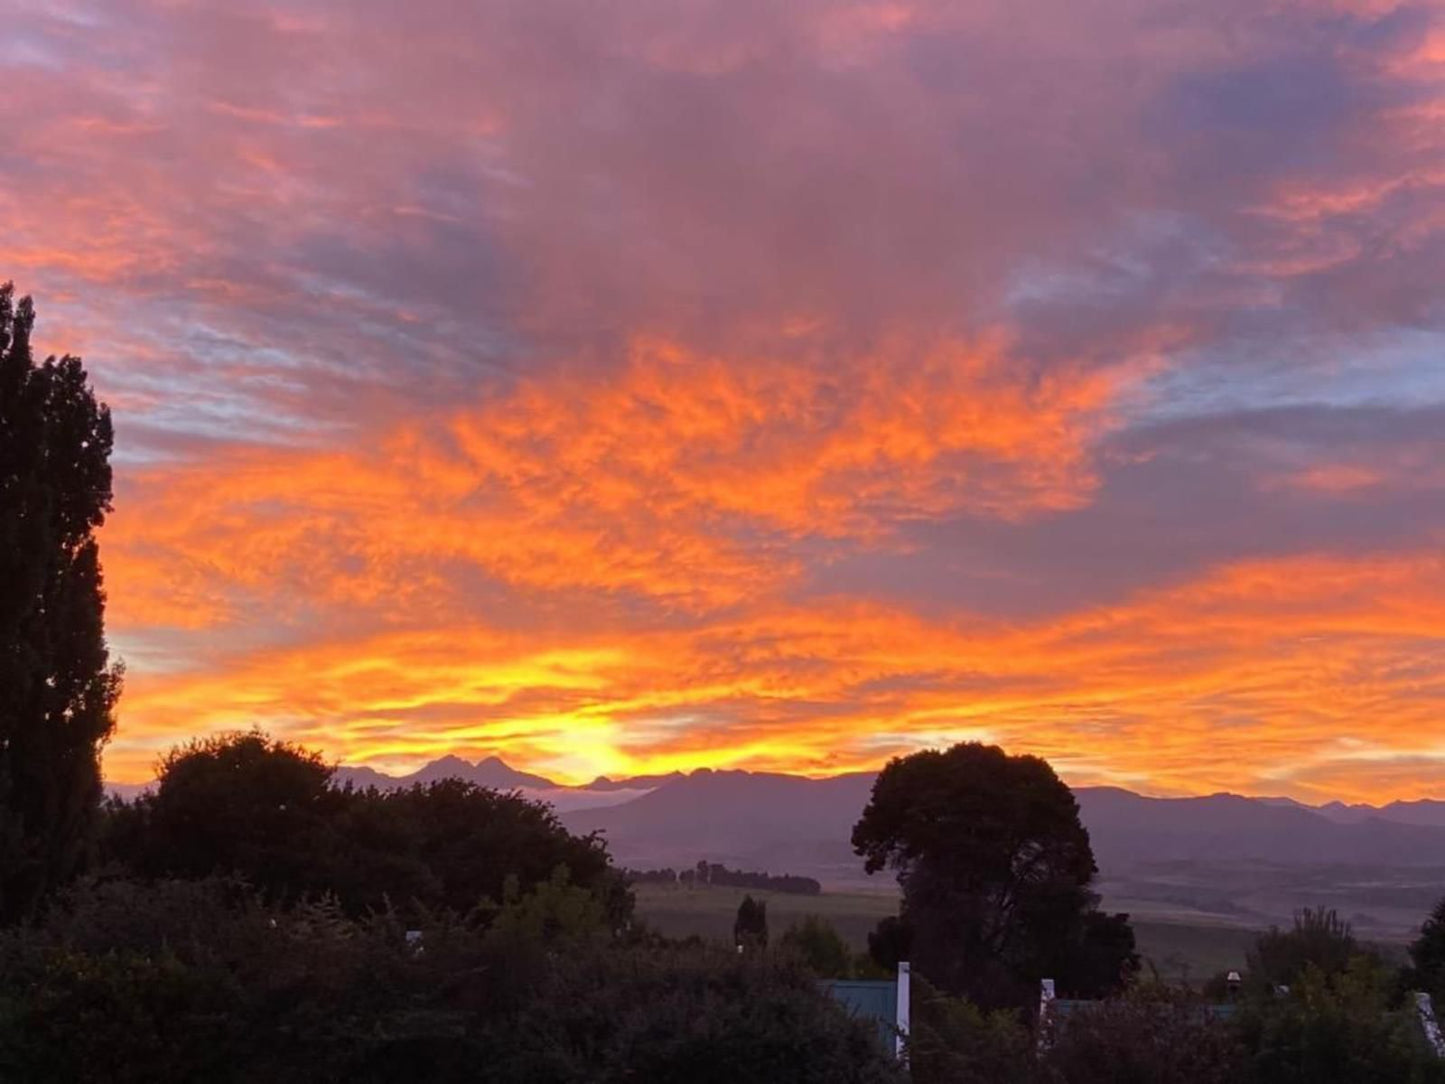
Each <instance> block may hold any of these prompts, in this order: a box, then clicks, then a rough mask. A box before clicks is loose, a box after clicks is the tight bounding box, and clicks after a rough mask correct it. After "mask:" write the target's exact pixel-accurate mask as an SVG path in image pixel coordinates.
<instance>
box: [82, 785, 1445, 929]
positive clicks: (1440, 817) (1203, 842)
mask: <svg viewBox="0 0 1445 1084" xmlns="http://www.w3.org/2000/svg"><path fill="white" fill-rule="evenodd" d="M448 777H455V778H460V779H467V780H470V781H471V782H474V783H477V784H480V785H482V786H487V787H495V788H497V789H499V790H519V791H521V792H522V793H523V794H524V795H526V796H527V797H529V798H533V799H537V800H540V801H545V802H548V803H550V804H551V805H552V806H553V808H554V809H555V810H556V811H557V813H558V815H559V816H560V817H561V818H562V820H563V821H564V823H566V825H567V826H568V827H569V828H570V829H571V830H573V831H575V832H591V831H601V832H602V833H604V834H605V836H606V838H607V841H608V845H609V848H610V850H611V852H612V855H613V858H614V859H615V860H616V861H617V862H618V864H619V865H623V866H628V867H631V868H634V869H656V868H661V867H666V866H671V867H672V868H674V869H678V868H687V867H691V866H693V865H695V864H696V863H697V862H698V860H699V859H705V860H707V861H708V862H717V863H722V864H724V865H726V866H729V867H732V868H734V869H747V870H760V871H765V872H769V873H774V874H782V873H791V874H797V875H799V876H803V877H814V878H817V879H818V880H819V881H821V882H822V883H823V884H824V886H825V888H846V887H853V888H857V887H862V886H868V887H870V888H875V889H886V888H889V887H890V886H891V885H892V884H893V880H892V878H891V877H890V876H889V875H887V874H880V875H877V876H874V877H871V878H870V877H868V876H866V875H865V874H864V873H863V869H862V863H861V862H860V860H859V859H858V857H857V856H856V855H854V854H853V849H852V846H851V845H850V842H849V838H850V836H851V834H852V830H853V825H854V823H855V822H856V821H857V819H858V816H859V814H860V813H861V812H862V810H863V807H864V806H865V805H866V804H867V802H868V797H869V793H870V792H871V790H872V786H873V780H874V773H871V772H862V773H854V774H850V775H841V776H835V777H832V778H828V779H816V780H815V779H806V778H803V777H800V776H792V775H784V774H779V773H770V772H747V771H711V770H708V769H699V770H698V771H695V772H692V773H690V774H683V773H681V772H672V773H669V774H666V775H650V776H638V777H636V778H632V779H618V780H614V779H609V778H607V777H598V778H597V779H595V780H593V781H592V782H591V783H588V784H585V785H583V786H580V787H567V786H559V785H557V784H556V783H555V782H553V781H552V780H550V779H548V778H546V777H545V776H541V775H535V774H532V773H529V772H523V771H518V770H516V769H514V768H512V767H510V766H509V765H507V764H506V763H505V762H504V761H502V760H501V759H499V758H497V757H488V758H486V759H485V760H481V761H478V762H477V763H475V764H474V763H471V762H468V761H466V760H463V759H462V758H460V757H443V758H441V759H440V760H435V761H432V762H431V763H430V764H427V765H425V766H424V767H422V768H421V769H419V770H418V771H416V772H412V773H410V774H408V775H402V776H391V775H388V774H386V773H384V772H379V771H376V770H375V769H372V768H368V767H364V766H350V765H343V766H342V767H340V768H338V769H337V772H336V779H337V781H338V782H348V781H349V782H351V783H352V784H353V785H356V786H362V787H366V786H376V787H382V788H388V787H397V786H409V785H411V784H412V783H418V782H421V783H425V782H430V781H432V780H436V779H444V778H448ZM107 789H108V790H110V791H111V792H112V793H120V794H121V795H122V796H125V797H130V796H132V795H134V794H135V793H137V792H139V791H140V790H141V789H143V786H141V785H135V784H123V785H118V786H117V785H111V786H109V787H108V788H107ZM1074 794H1075V796H1076V797H1077V798H1078V801H1079V808H1080V812H1081V815H1082V818H1083V821H1084V824H1085V826H1086V827H1087V828H1088V829H1089V834H1090V837H1091V839H1092V841H1093V845H1094V853H1095V856H1096V858H1097V860H1098V862H1099V867H1100V879H1099V889H1100V891H1101V892H1102V893H1103V894H1104V897H1105V903H1106V905H1109V906H1117V907H1119V908H1121V909H1125V910H1131V911H1134V912H1136V913H1142V914H1148V915H1153V916H1156V917H1158V916H1166V917H1171V918H1175V919H1179V920H1185V921H1204V922H1225V923H1232V924H1238V925H1247V926H1254V927H1257V926H1260V925H1266V924H1268V923H1271V922H1285V921H1288V919H1289V916H1290V914H1291V912H1292V911H1293V910H1294V909H1296V908H1298V907H1302V906H1306V905H1310V906H1322V905H1323V906H1332V907H1338V908H1339V909H1340V911H1341V913H1342V914H1343V915H1345V917H1346V918H1348V919H1350V920H1352V921H1354V922H1355V923H1356V925H1357V927H1358V928H1360V929H1361V931H1362V932H1366V933H1369V934H1371V935H1377V936H1386V937H1397V936H1402V935H1404V934H1407V933H1408V932H1409V931H1410V930H1411V929H1413V928H1414V927H1416V926H1417V925H1418V923H1419V921H1420V919H1421V918H1422V917H1423V915H1424V914H1425V913H1426V912H1427V911H1428V910H1429V909H1430V907H1431V906H1432V905H1433V903H1434V901H1435V900H1436V899H1437V898H1439V896H1441V895H1445V802H1440V801H1433V800H1422V801H1415V802H1393V803H1391V804H1389V805H1386V806H1382V807H1378V808H1377V807H1373V806H1362V805H1353V806H1352V805H1345V804H1343V803H1339V802H1335V803H1331V804H1329V805H1326V806H1321V807H1313V806H1307V805H1303V804H1302V803H1300V802H1297V801H1294V800H1292V799H1289V798H1245V797H1240V796H1239V795H1233V794H1214V795H1209V796H1207V797H1198V798H1148V797H1144V796H1142V795H1139V794H1135V793H1133V792H1131V791H1127V790H1123V789H1120V788H1117V787H1077V788H1075V790H1074Z"/></svg>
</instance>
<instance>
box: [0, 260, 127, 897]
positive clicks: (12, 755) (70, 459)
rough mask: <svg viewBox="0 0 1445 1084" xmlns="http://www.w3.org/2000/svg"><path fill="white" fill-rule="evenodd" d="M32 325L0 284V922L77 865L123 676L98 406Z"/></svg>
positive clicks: (82, 378)
mask: <svg viewBox="0 0 1445 1084" xmlns="http://www.w3.org/2000/svg"><path fill="white" fill-rule="evenodd" d="M34 323H35V311H34V308H33V307H32V305H31V303H30V299H29V298H23V299H21V300H20V301H19V302H16V301H15V299H14V289H13V287H12V286H11V285H9V284H6V285H4V286H0V922H14V921H16V920H17V919H19V918H21V917H23V916H24V915H26V914H28V913H30V912H31V911H32V910H33V909H34V907H35V906H36V905H37V903H38V902H39V900H40V899H41V898H42V897H43V896H44V895H45V893H47V892H48V891H50V890H51V889H53V888H54V887H55V886H56V885H59V884H61V883H63V882H64V881H65V880H66V879H67V878H68V877H70V876H72V875H73V874H74V873H75V872H76V871H77V870H78V869H79V867H80V866H81V864H82V861H83V859H84V857H85V854H86V849H87V845H88V843H89V839H90V833H91V830H92V827H93V821H94V816H95V811H96V808H97V805H98V803H99V801H100V793H101V792H100V763H99V754H100V748H101V746H102V745H104V743H105V741H106V739H107V738H108V737H109V736H110V733H111V730H112V729H113V728H114V725H115V724H114V718H113V715H112V711H113V708H114V705H115V700H116V697H117V696H118V695H119V692H120V679H121V671H120V667H119V666H118V665H117V666H111V665H110V658H109V653H108V651H107V648H106V643H105V630H104V612H105V593H104V590H103V587H102V581H101V572H100V558H99V550H98V548H97V544H96V540H95V530H96V528H98V527H99V526H100V525H101V524H102V523H103V522H104V520H105V514H106V513H107V512H108V511H110V507H111V505H110V500H111V471H110V451H111V444H112V432H111V422H110V412H109V410H108V409H107V408H106V407H105V406H104V405H102V404H99V403H97V402H96V399H95V395H94V393H93V392H92V390H91V388H90V384H89V381H88V379H87V377H86V373H85V369H84V368H83V367H82V366H81V363H80V359H79V358H74V357H64V358H60V359H58V360H57V359H56V358H53V357H52V358H47V359H46V360H45V361H44V362H42V363H40V364H38V365H37V364H36V363H35V360H34V358H33V357H32V355H31V349H30V335H31V332H32V330H33V328H34Z"/></svg>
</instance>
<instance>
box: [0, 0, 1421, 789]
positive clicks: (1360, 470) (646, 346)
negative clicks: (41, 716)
mask: <svg viewBox="0 0 1445 1084" xmlns="http://www.w3.org/2000/svg"><path fill="white" fill-rule="evenodd" d="M0 14H3V17H4V18H3V23H0V26H3V29H0V86H3V87H4V99H5V114H6V117H7V124H6V127H5V134H4V137H3V140H0V222H3V230H0V279H4V278H13V279H14V280H15V283H16V287H17V290H18V291H19V292H22V293H31V294H33V295H34V297H35V301H36V306H37V309H38V311H39V317H40V326H39V328H38V330H37V342H38V344H39V346H40V348H41V349H43V350H46V351H54V352H65V351H68V352H73V353H78V354H81V355H82V356H83V357H84V358H85V359H86V362H87V365H88V367H89V369H90V371H91V373H92V375H93V378H94V380H95V383H96V386H97V388H98V389H99V391H100V393H101V395H102V396H103V397H104V398H105V399H106V400H108V401H109V403H110V404H111V406H112V407H113V409H114V412H115V418H116V428H117V447H116V454H115V466H116V508H115V513H114V515H113V516H112V517H111V520H110V522H109V523H108V524H107V526H106V527H105V528H104V530H103V532H102V535H101V544H102V556H103V560H104V563H105V568H106V575H107V582H108V589H109V595H110V605H109V613H108V622H109V629H110V634H111V641H112V646H113V648H114V650H115V652H116V653H117V654H118V655H119V656H121V657H122V658H124V660H125V662H126V665H127V667H128V677H127V682H126V693H125V696H124V699H123V701H122V703H121V706H120V725H119V729H118V731H117V735H116V737H115V740H114V741H113V742H112V744H111V746H110V748H109V750H108V751H107V754H106V769H107V773H108V775H109V776H110V777H111V778H113V779H117V780H141V779H146V778H148V777H149V776H150V774H151V769H152V764H153V762H154V760H155V757H156V756H157V754H158V752H160V751H161V750H163V749H165V748H166V747H168V746H170V745H171V744H173V743H175V742H177V741H179V740H181V739H184V738H186V737H188V736H191V735H194V734H199V733H204V732H209V731H213V730H220V729H233V728H237V727H245V726H249V725H251V724H252V723H258V724H261V725H263V726H265V727H267V728H268V729H270V730H272V731H273V732H274V733H276V734H278V735H282V736H285V737H288V738H293V739H296V740H299V741H302V742H305V743H307V744H310V745H314V746H316V747H319V748H321V749H322V750H324V751H325V752H326V754H327V755H328V756H330V757H333V758H338V759H341V760H344V761H347V762H351V763H367V764H371V765H373V766H375V767H378V768H382V769H385V770H392V771H397V770H405V769H409V768H413V767H416V766H418V765H419V764H420V763H422V762H424V761H426V760H430V759H432V758H434V757H436V756H439V755H441V754H443V753H448V752H454V753H458V754H460V755H464V756H467V757H469V758H476V757H480V756H483V755H486V754H490V753H499V754H500V755H502V756H503V757H504V758H505V759H507V760H508V762H510V763H512V764H514V765H516V766H520V767H525V768H528V769H531V770H535V771H540V772H543V773H546V774H550V775H552V776H554V777H556V778H559V779H563V780H570V781H580V780H584V779H588V778H591V777H592V776H594V775H596V774H598V773H606V774H609V775H619V774H628V773H635V772H642V771H656V770H667V769H672V768H676V767H682V768H691V767H697V766H703V765H707V766H712V767H747V768H759V769H784V770H790V771H798V772H805V773H808V774H826V773H831V772H837V771H843V770H849V769H856V768H861V767H873V766H877V765H879V764H881V763H882V762H883V761H884V760H885V759H886V758H887V757H889V756H891V755H894V754H897V753H901V752H907V751H911V750H914V749H917V748H920V747H923V746H925V745H937V744H942V743H950V742H953V741H956V740H962V739H966V738H985V739H988V740H991V741H997V742H1000V743H1002V744H1004V745H1005V746H1007V747H1008V748H1009V749H1010V750H1011V751H1020V752H1023V751H1027V752H1034V753H1039V754H1042V755H1044V756H1047V757H1048V758H1050V760H1052V761H1053V763H1054V764H1055V766H1056V767H1057V768H1058V769H1059V770H1060V771H1061V772H1062V773H1063V774H1064V776H1065V777H1066V778H1067V779H1069V780H1070V781H1072V782H1075V783H1100V782H1112V783H1117V784H1120V785H1123V786H1128V787H1130V788H1133V789H1136V790H1141V791H1144V792H1147V793H1155V794H1175V793H1197V792H1209V791H1214V790H1219V789H1230V790H1234V791H1238V792H1243V793H1254V794H1289V795H1293V796H1295V797H1298V798H1302V799H1306V800H1323V799H1327V798H1334V797H1341V798H1346V799H1350V800H1376V801H1378V800H1385V799H1389V798H1394V797H1418V796H1436V797H1445V544H1442V543H1445V3H1442V2H1441V0H1430V2H1418V0H1415V2H1410V0H1407V2H1403V3H1397V2H1394V0H1038V2H1035V3H1021V2H1020V0H980V2H969V3H959V2H918V3H914V2H898V3H851V2H846V0H827V2H821V0H770V2H766V3H764V2H757V0H479V2H476V3H461V2H441V0H436V2H432V0H406V2H402V0H347V2H345V3H342V2H336V3H324V2H321V0H248V2H245V3H239V2H228V3H221V2H215V3H211V2H205V0H101V2H94V3H81V2H75V0H0Z"/></svg>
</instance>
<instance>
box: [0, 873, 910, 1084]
mask: <svg viewBox="0 0 1445 1084" xmlns="http://www.w3.org/2000/svg"><path fill="white" fill-rule="evenodd" d="M408 921H410V920H408ZM407 924H408V923H407V922H403V921H402V920H401V918H400V916H399V915H398V914H397V913H395V912H381V913H376V914H372V915H369V916H366V917H363V918H359V919H358V918H352V917H350V916H348V915H347V914H346V913H345V911H344V910H343V909H342V908H341V907H340V906H339V905H338V904H337V903H336V902H335V901H334V900H330V901H321V902H306V901H303V902H301V903H299V904H296V905H294V906H291V907H289V908H284V909H283V908H281V907H278V906H277V905H275V904H273V903H268V902H267V901H266V900H264V899H263V898H261V897H260V896H259V895H258V894H257V893H255V892H254V891H252V890H250V889H248V888H247V887H246V886H244V885H242V884H239V883H237V882H236V881H234V880H228V879H221V878H210V879H205V880H197V881H170V880H161V881H157V882H154V883H150V884H138V883H134V882H126V881H110V882H106V883H99V884H89V885H85V886H81V887H79V888H77V889H76V890H74V891H73V892H71V893H70V895H69V896H68V897H67V898H66V899H65V901H64V902H63V904H62V905H60V906H57V907H56V908H54V909H53V910H52V911H51V912H50V913H49V915H48V916H47V917H46V919H45V921H44V922H43V923H42V924H40V925H36V926H30V927H24V928H19V929H15V930H12V931H7V932H6V933H4V934H3V935H0V973H3V974H4V975H5V976H6V983H5V984H4V986H3V988H0V1079H3V1080H7V1081H10V1080H14V1081H21V1082H28V1081H37V1082H38V1081H46V1082H49V1081H62V1082H63V1081H87V1082H89V1081H96V1082H101V1084H130V1082H137V1084H139V1082H142V1081H144V1082H146V1084H165V1082H168V1081H197V1080H204V1081H207V1082H211V1081H216V1082H221V1084H228V1082H240V1084H250V1082H263V1081H264V1082H267V1084H270V1082H277V1084H289V1082H292V1081H295V1082H301V1081H305V1082H308V1084H309V1082H320V1084H324V1082H328V1081H347V1082H353V1081H363V1082H365V1081H371V1082H378V1084H379V1082H389V1081H407V1082H410V1081H414V1080H427V1081H435V1082H439V1084H447V1082H451V1081H469V1082H470V1081H489V1080H494V1081H520V1080H525V1081H529V1082H530V1081H536V1082H549V1081H551V1082H557V1084H572V1082H582V1081H587V1082H593V1081H603V1082H605V1081H624V1080H627V1081H631V1080H673V1079H677V1080H683V1079H685V1080H690V1081H702V1082H706V1081H724V1080H726V1081H740V1082H748V1081H758V1082H763V1081H769V1082H771V1081H779V1080H787V1081H795V1080H796V1081H818V1082H820V1084H821V1082H824V1081H842V1082H859V1084H873V1082H878V1084H883V1082H889V1081H895V1080H897V1079H898V1077H897V1075H896V1071H895V1068H894V1067H893V1065H892V1064H891V1061H890V1059H888V1058H887V1057H886V1056H885V1055H884V1053H883V1052H882V1051H881V1050H879V1049H878V1048H877V1046H876V1044H875V1037H874V1035H873V1032H872V1029H871V1028H869V1027H868V1026H866V1025H864V1024H861V1023H859V1022H857V1021H853V1020H851V1019H849V1018H848V1017H847V1015H846V1014H845V1013H844V1012H843V1011H842V1009H841V1008H840V1007H838V1006H837V1005H836V1004H834V1003H832V1002H831V1001H830V1000H829V999H828V998H826V997H825V996H824V995H823V994H821V993H820V992H819V991H818V989H817V985H816V982H815V980H814V979H813V977H812V976H811V975H810V974H809V973H808V972H807V971H806V969H805V968H803V967H802V966H801V965H800V964H798V963H797V962H796V961H788V960H782V959H778V958H776V957H770V956H768V955H766V954H761V953H760V954H756V955H749V956H747V957H744V958H739V957H738V956H737V955H736V954H735V953H732V952H728V951H726V950H724V949H721V948H707V947H703V946H667V945H662V944H658V943H657V942H656V941H655V940H649V939H647V938H645V937H638V938H636V939H635V940H632V941H627V942H624V941H620V940H618V939H616V938H614V937H613V934H612V931H611V930H610V929H609V928H608V926H607V925H606V921H605V914H604V909H603V908H602V906H601V905H600V903H599V901H598V900H597V898H596V897H595V896H594V895H593V894H592V893H590V892H588V891H586V890H584V889H582V888H580V887H578V886H576V885H573V884H571V883H570V881H569V879H568V876H567V874H566V873H565V871H562V870H561V869H559V870H557V871H555V872H554V874H553V876H552V877H551V878H549V879H548V880H546V881H544V882H542V883H541V884H539V885H536V886H534V887H532V888H531V889H530V890H522V889H521V888H520V887H519V886H518V883H517V882H516V881H512V882H511V883H509V884H508V885H507V886H506V887H505V888H504V891H503V895H502V898H501V899H500V900H494V901H492V902H491V904H490V905H489V906H488V907H486V908H481V909H477V910H475V911H474V912H472V913H471V914H470V915H467V916H458V915H456V914H455V913H453V912H447V911H442V912H436V913H432V914H428V915H425V916H423V917H422V919H421V921H420V927H419V928H420V932H421V939H420V941H419V942H418V941H411V940H409V939H408V938H407V936H406V932H407Z"/></svg>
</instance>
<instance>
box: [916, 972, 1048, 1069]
mask: <svg viewBox="0 0 1445 1084" xmlns="http://www.w3.org/2000/svg"><path fill="white" fill-rule="evenodd" d="M912 981H913V1012H912V1024H913V1033H912V1035H910V1036H909V1043H908V1059H909V1068H910V1070H911V1074H912V1078H913V1082H914V1084H953V1082H954V1081H970V1082H976V1084H1023V1082H1026V1081H1030V1080H1033V1079H1034V1078H1035V1077H1036V1076H1037V1074H1038V1058H1037V1056H1036V1046H1035V1041H1034V1035H1033V1032H1032V1031H1031V1030H1030V1029H1029V1028H1028V1027H1026V1026H1025V1025H1024V1024H1023V1023H1022V1022H1021V1020H1020V1019H1019V1014H1018V1011H1017V1010H1013V1009H998V1010H994V1011H992V1012H985V1011H984V1010H982V1009H980V1008H978V1007H977V1006H976V1005H974V1004H973V1003H971V1002H969V1001H968V1000H966V999H964V998H959V997H949V996H948V995H946V994H944V993H942V992H941V991H939V990H937V989H935V988H934V987H933V986H932V985H931V984H930V983H929V982H928V981H927V980H926V979H924V978H923V977H922V976H920V975H917V974H915V975H914V976H913V980H912Z"/></svg>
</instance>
